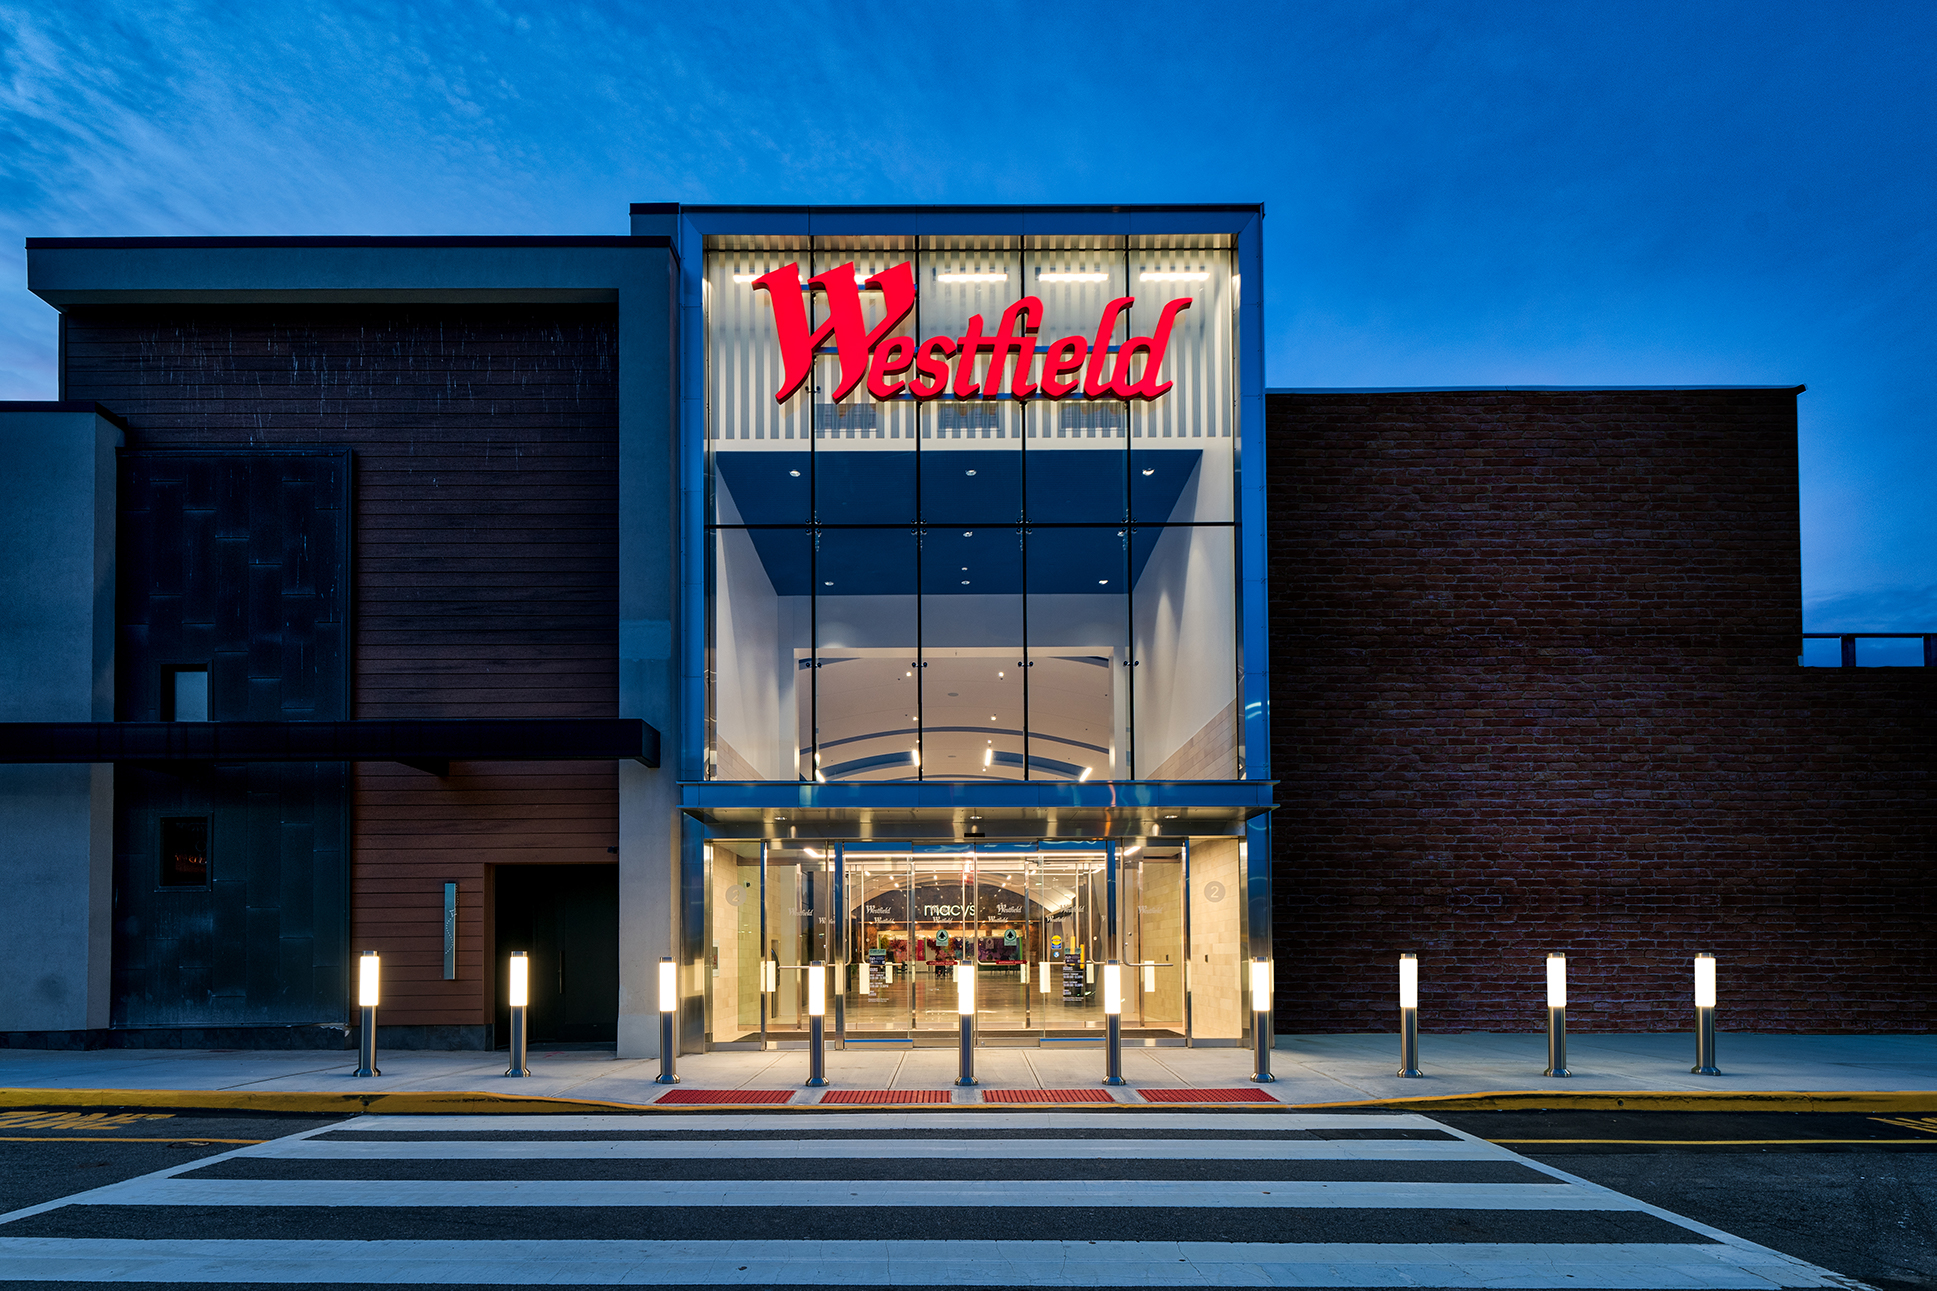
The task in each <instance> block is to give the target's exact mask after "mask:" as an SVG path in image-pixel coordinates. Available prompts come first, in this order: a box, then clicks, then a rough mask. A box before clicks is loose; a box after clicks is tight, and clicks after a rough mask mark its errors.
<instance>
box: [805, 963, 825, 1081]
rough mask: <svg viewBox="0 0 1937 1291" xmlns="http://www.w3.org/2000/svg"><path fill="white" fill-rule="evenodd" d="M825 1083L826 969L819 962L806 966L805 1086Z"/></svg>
mask: <svg viewBox="0 0 1937 1291" xmlns="http://www.w3.org/2000/svg"><path fill="white" fill-rule="evenodd" d="M826 1083H827V968H826V965H824V964H822V963H821V961H820V960H818V959H817V960H815V961H814V962H813V963H811V964H809V965H808V966H807V1085H808V1088H810V1089H818V1088H820V1087H821V1086H822V1085H825V1084H826Z"/></svg>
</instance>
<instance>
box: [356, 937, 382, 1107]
mask: <svg viewBox="0 0 1937 1291" xmlns="http://www.w3.org/2000/svg"><path fill="white" fill-rule="evenodd" d="M382 974H383V961H382V960H380V959H378V958H377V952H376V951H374V950H366V951H364V952H363V954H362V955H361V956H360V957H359V958H358V959H357V961H356V1006H357V1044H356V1074H357V1075H359V1076H381V1075H382V1074H383V1073H382V1072H380V1071H378V1070H377V990H378V987H379V985H380V984H381V980H382Z"/></svg>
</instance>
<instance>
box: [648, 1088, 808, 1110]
mask: <svg viewBox="0 0 1937 1291" xmlns="http://www.w3.org/2000/svg"><path fill="white" fill-rule="evenodd" d="M793 1096H794V1091H793V1090H791V1089H669V1090H667V1091H666V1092H665V1093H663V1094H661V1095H660V1096H659V1097H658V1098H655V1099H654V1100H653V1103H654V1105H655V1106H658V1107H665V1106H668V1105H669V1104H679V1103H687V1104H693V1103H784V1102H786V1101H787V1100H788V1099H790V1098H792V1097H793Z"/></svg>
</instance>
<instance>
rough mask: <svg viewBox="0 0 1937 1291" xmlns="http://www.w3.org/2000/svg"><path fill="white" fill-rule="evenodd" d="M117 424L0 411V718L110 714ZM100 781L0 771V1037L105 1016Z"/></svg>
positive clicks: (101, 775) (103, 791) (108, 812)
mask: <svg viewBox="0 0 1937 1291" xmlns="http://www.w3.org/2000/svg"><path fill="white" fill-rule="evenodd" d="M121 442H122V435H121V431H120V430H119V429H118V428H117V427H115V426H114V425H113V424H112V423H110V422H109V421H107V420H106V419H104V418H102V417H100V416H98V415H96V414H95V413H94V412H93V411H92V410H76V411H71V412H69V411H60V412H53V411H42V410H35V411H20V410H9V409H6V408H4V407H0V569H3V570H5V571H6V573H5V581H4V588H5V591H4V594H3V595H0V721H8V722H103V721H111V720H112V719H113V717H114V522H115V519H114V518H115V507H114V485H115V450H116V449H117V448H119V447H120V446H121ZM113 786H114V777H113V768H111V767H107V766H10V767H0V873H4V874H5V875H6V878H7V885H8V890H9V897H10V899H9V901H8V902H7V903H6V906H5V908H4V910H0V944H4V945H6V946H7V947H8V954H7V955H6V956H4V957H0V1031H78V1030H86V1029H91V1028H97V1027H104V1026H106V1025H107V1024H108V1005H109V984H110V970H111V967H112V964H111V961H110V941H109V934H110V931H111V926H110V920H111V917H112V912H113V889H112V879H113V855H114V848H113V842H114V794H113Z"/></svg>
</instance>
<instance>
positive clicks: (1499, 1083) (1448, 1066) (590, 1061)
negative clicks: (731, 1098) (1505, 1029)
mask: <svg viewBox="0 0 1937 1291" xmlns="http://www.w3.org/2000/svg"><path fill="white" fill-rule="evenodd" d="M1694 1047H1695V1045H1694V1039H1693V1037H1692V1036H1690V1035H1687V1034H1678V1035H1592V1034H1588V1035H1571V1036H1569V1037H1568V1042H1567V1052H1568V1063H1569V1066H1570V1067H1571V1068H1572V1070H1573V1072H1574V1077H1573V1078H1572V1079H1571V1080H1549V1079H1546V1078H1544V1077H1543V1076H1542V1075H1541V1074H1540V1073H1541V1071H1542V1069H1543V1068H1544V1067H1545V1065H1546V1039H1545V1037H1544V1036H1543V1035H1540V1034H1533V1035H1498V1034H1481V1033H1473V1034H1461V1035H1443V1036H1431V1035H1429V1036H1424V1037H1421V1040H1420V1059H1421V1067H1422V1070H1424V1071H1425V1073H1426V1076H1425V1078H1424V1079H1421V1080H1400V1079H1398V1078H1397V1077H1396V1076H1395V1075H1394V1074H1393V1073H1394V1071H1395V1070H1396V1068H1397V1066H1398V1062H1397V1059H1398V1048H1399V1044H1398V1037H1397V1036H1394V1035H1309V1036H1281V1037H1279V1039H1278V1042H1277V1048H1276V1050H1275V1052H1274V1054H1273V1059H1272V1063H1273V1069H1274V1073H1275V1074H1276V1076H1277V1077H1278V1079H1277V1082H1276V1083H1275V1084H1272V1085H1270V1086H1269V1087H1268V1089H1269V1092H1270V1093H1271V1095H1272V1096H1273V1097H1274V1098H1276V1099H1277V1100H1278V1101H1280V1102H1283V1103H1293V1104H1313V1103H1339V1102H1355V1101H1359V1100H1365V1099H1394V1098H1398V1099H1418V1098H1430V1097H1435V1096H1443V1095H1451V1094H1474V1093H1487V1092H1499V1091H1527V1092H1529V1093H1542V1094H1552V1095H1555V1096H1561V1095H1568V1094H1581V1093H1589V1092H1592V1091H1612V1092H1623V1091H1629V1092H1644V1091H1645V1092H1654V1093H1664V1094H1666V1093H1680V1092H1700V1093H1704V1094H1711V1095H1713V1094H1728V1093H1742V1094H1747V1093H1760V1092H1764V1091H1817V1092H1885V1091H1937V1035H1866V1036H1812V1035H1723V1036H1721V1037H1719V1039H1718V1042H1717V1051H1718V1054H1717V1056H1718V1060H1719V1063H1720V1066H1721V1069H1722V1072H1723V1074H1722V1075H1721V1076H1719V1077H1715V1076H1708V1077H1703V1076H1696V1075H1692V1074H1691V1073H1690V1072H1689V1067H1690V1065H1691V1064H1692V1063H1693V1060H1694ZM530 1061H531V1069H532V1075H531V1076H530V1078H528V1079H522V1080H515V1079H508V1078H507V1077H505V1075H504V1066H505V1058H504V1055H503V1053H502V1052H499V1053H496V1054H486V1053H478V1052H440V1051H423V1050H396V1051H385V1052H382V1053H380V1054H379V1055H378V1066H379V1067H380V1068H381V1069H382V1072H383V1074H382V1075H381V1076H378V1077H375V1078H372V1079H366V1080H357V1079H355V1078H354V1077H353V1076H351V1074H350V1073H351V1072H352V1071H354V1070H355V1069H356V1056H355V1054H354V1053H339V1052H315V1051H299V1052H291V1051H287V1050H277V1051H263V1050H227V1051H222V1050H217V1051H197V1050H171V1049H137V1050H128V1049H117V1050H94V1051H90V1052H59V1051H54V1052H48V1051H39V1050H6V1051H0V1089H4V1090H14V1091H29V1090H49V1091H52V1090H82V1089H85V1090H151V1091H152V1090H167V1091H209V1092H217V1091H231V1092H236V1093H245V1092H246V1093H273V1092H294V1091H300V1092H307V1093H328V1094H334V1095H344V1094H357V1095H363V1094H374V1093H391V1092H396V1093H403V1092H415V1091H438V1092H451V1091H467V1092H476V1093H485V1094H493V1095H510V1096H526V1097H529V1096H539V1097H550V1098H573V1099H591V1100H600V1101H608V1102H615V1103H647V1102H651V1101H653V1100H654V1099H656V1098H657V1097H658V1096H659V1095H661V1094H662V1093H664V1092H665V1089H666V1087H665V1086H662V1085H656V1084H654V1083H653V1077H654V1076H656V1075H657V1074H658V1071H659V1064H658V1062H657V1060H652V1059H645V1060H640V1059H630V1060H622V1059H619V1058H617V1057H615V1056H613V1055H612V1054H611V1053H608V1052H597V1051H592V1052H587V1051H583V1050H576V1051H573V1050H567V1051H561V1052H550V1051H545V1050H542V1049H541V1050H534V1051H533V1052H532V1054H531V1058H530ZM975 1068H976V1076H977V1078H978V1079H979V1080H980V1081H981V1085H980V1086H979V1087H978V1088H976V1089H956V1088H954V1086H953V1081H954V1079H955V1075H956V1053H955V1051H954V1050H953V1049H912V1050H909V1049H902V1050H897V1051H895V1052H889V1053H883V1052H879V1051H873V1050H868V1051H864V1050H859V1049H849V1050H836V1049H832V1048H830V1049H829V1050H828V1052H827V1077H828V1080H829V1082H830V1088H832V1089H929V1090H940V1089H946V1090H949V1091H950V1092H951V1096H952V1098H953V1100H954V1101H956V1102H977V1101H980V1096H981V1094H982V1092H983V1091H986V1090H991V1089H1095V1088H1101V1087H1102V1083H1101V1082H1102V1078H1103V1052H1102V1050H1101V1049H1100V1048H1096V1049H1087V1048H1086V1049H1083V1050H1080V1051H1075V1052H1068V1051H1055V1050H1045V1049H978V1050H976V1055H975ZM1123 1072H1124V1075H1125V1077H1126V1078H1127V1079H1128V1081H1129V1085H1128V1086H1127V1087H1125V1088H1120V1089H1117V1090H1114V1091H1112V1092H1113V1093H1114V1094H1115V1096H1116V1097H1117V1099H1118V1101H1123V1102H1139V1101H1141V1099H1140V1096H1139V1095H1138V1094H1137V1093H1136V1091H1137V1090H1138V1089H1140V1088H1148V1089H1206V1088H1231V1087H1241V1086H1246V1085H1249V1084H1250V1080H1249V1077H1250V1074H1251V1054H1250V1052H1249V1051H1248V1050H1244V1049H1158V1048H1130V1047H1126V1048H1125V1049H1124V1051H1123ZM679 1074H680V1076H681V1082H680V1083H681V1087H682V1088H685V1089H689V1090H690V1089H793V1090H796V1091H797V1092H796V1094H795V1096H794V1098H793V1100H792V1101H793V1102H794V1103H795V1104H804V1103H809V1102H813V1101H816V1100H817V1099H818V1098H819V1097H820V1096H821V1094H822V1091H820V1090H808V1089H804V1088H802V1082H804V1081H805V1080H806V1078H807V1054H806V1053H805V1052H804V1051H803V1050H799V1049H786V1050H780V1051H777V1052H765V1053H750V1052H721V1053H710V1054H689V1055H686V1056H684V1057H682V1058H680V1060H679ZM18 1097H19V1095H17V1094H16V1095H15V1101H17V1099H18Z"/></svg>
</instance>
